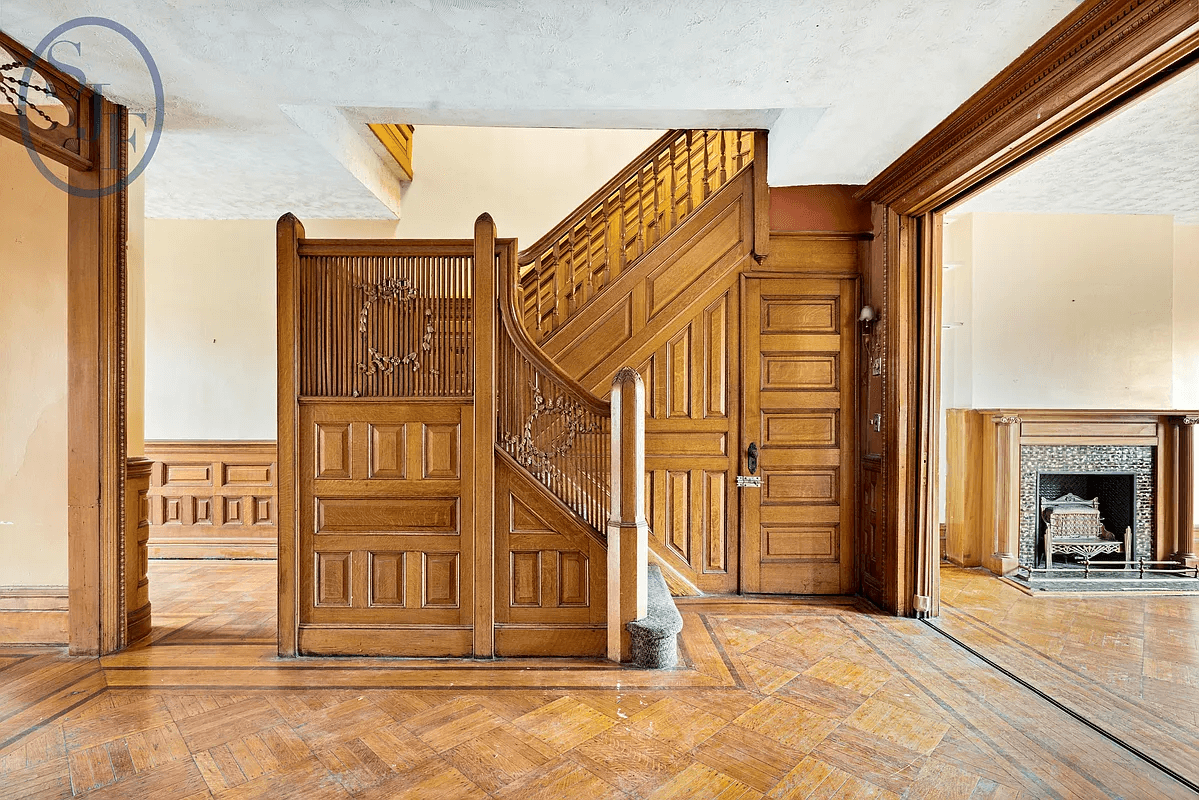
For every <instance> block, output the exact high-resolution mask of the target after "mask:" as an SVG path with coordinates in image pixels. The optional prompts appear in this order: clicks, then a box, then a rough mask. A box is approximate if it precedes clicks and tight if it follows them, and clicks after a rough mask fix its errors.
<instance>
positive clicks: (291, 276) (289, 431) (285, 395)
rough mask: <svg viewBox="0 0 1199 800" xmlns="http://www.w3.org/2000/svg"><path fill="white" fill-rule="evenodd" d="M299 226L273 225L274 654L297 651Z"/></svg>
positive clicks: (285, 221) (283, 220)
mask: <svg viewBox="0 0 1199 800" xmlns="http://www.w3.org/2000/svg"><path fill="white" fill-rule="evenodd" d="M303 238H304V226H303V224H302V223H301V222H300V221H299V220H298V219H296V217H295V216H294V215H292V214H284V215H283V216H282V217H280V218H279V223H278V225H277V226H276V251H275V263H276V269H277V276H276V282H275V292H276V309H277V310H276V315H277V318H276V325H277V327H276V342H277V345H276V346H277V348H278V376H277V382H276V386H277V394H278V403H277V416H278V426H279V435H278V439H277V459H278V461H277V464H278V475H279V477H278V481H279V488H278V497H279V503H278V509H277V519H278V526H279V527H278V530H279V534H278V536H279V538H278V545H277V558H278V574H279V609H278V625H279V655H280V656H284V657H289V656H295V655H296V638H297V632H298V630H299V624H300V618H299V607H300V600H299V586H298V576H299V572H300V561H299V556H300V542H299V537H300V530H299V527H298V526H299V505H298V503H299V492H298V480H299V475H298V474H297V471H296V467H297V458H298V457H299V453H300V451H299V438H298V437H299V424H300V409H299V397H300V385H299V363H300V356H299V305H300V295H299V291H300V275H299V268H300V264H299V248H300V240H301V239H303Z"/></svg>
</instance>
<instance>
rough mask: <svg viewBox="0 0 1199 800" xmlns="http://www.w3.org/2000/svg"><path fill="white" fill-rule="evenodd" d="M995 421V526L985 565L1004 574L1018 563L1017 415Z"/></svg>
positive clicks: (1018, 472)
mask: <svg viewBox="0 0 1199 800" xmlns="http://www.w3.org/2000/svg"><path fill="white" fill-rule="evenodd" d="M992 420H993V421H994V422H995V435H996V442H995V458H996V467H995V529H994V534H993V537H992V555H991V556H990V557H989V558H987V560H986V564H985V566H986V568H987V569H989V570H991V571H992V572H994V573H995V574H996V575H1006V574H1007V573H1009V572H1011V571H1012V570H1014V569H1015V568H1016V567H1017V566H1019V564H1020V418H1019V417H1016V416H1002V417H993V418H992Z"/></svg>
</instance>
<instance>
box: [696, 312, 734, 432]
mask: <svg viewBox="0 0 1199 800" xmlns="http://www.w3.org/2000/svg"><path fill="white" fill-rule="evenodd" d="M728 326H729V296H728V294H727V293H726V294H722V295H721V296H720V299H719V300H717V301H716V302H715V303H713V304H712V305H710V306H708V307H707V308H705V309H704V315H703V331H704V362H703V363H704V374H703V376H702V386H703V393H704V418H705V419H720V418H724V417H727V416H728V401H729V381H728V370H729V337H728Z"/></svg>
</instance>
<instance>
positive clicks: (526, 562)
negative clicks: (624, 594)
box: [495, 447, 608, 657]
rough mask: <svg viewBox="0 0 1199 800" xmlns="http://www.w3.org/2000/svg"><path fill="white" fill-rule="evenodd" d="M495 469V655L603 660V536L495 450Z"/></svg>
mask: <svg viewBox="0 0 1199 800" xmlns="http://www.w3.org/2000/svg"><path fill="white" fill-rule="evenodd" d="M495 467H496V469H495V649H496V655H500V656H597V657H603V656H604V655H606V654H607V646H608V628H607V619H608V616H607V615H608V555H607V554H608V550H607V546H606V545H605V543H604V540H603V538H602V537H601V536H600V535H599V534H598V533H597V532H596V531H595V530H594V529H593V528H592V527H591V526H590V525H588V524H587V523H586V522H585V521H584V520H583V519H582V518H581V517H579V516H578V515H577V514H575V513H574V512H573V511H572V510H571V509H570V508H568V507H567V506H566V505H565V504H563V503H562V501H561V500H559V499H558V498H557V497H555V496H554V495H553V493H551V492H550V491H549V490H548V489H547V488H545V487H544V486H542V485H541V484H540V483H539V482H538V481H537V480H536V479H535V478H534V477H533V476H532V475H530V474H529V473H528V472H527V471H526V470H525V469H524V467H522V466H520V465H519V464H518V463H517V462H516V461H515V460H514V459H513V458H512V457H511V456H509V455H508V454H507V453H506V452H504V451H503V450H501V449H499V448H498V447H497V448H496V450H495Z"/></svg>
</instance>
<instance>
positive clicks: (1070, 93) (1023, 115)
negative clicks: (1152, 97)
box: [859, 0, 1199, 214]
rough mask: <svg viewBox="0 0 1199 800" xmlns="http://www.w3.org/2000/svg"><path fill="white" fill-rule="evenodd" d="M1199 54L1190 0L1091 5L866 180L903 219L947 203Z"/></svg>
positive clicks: (870, 191)
mask: <svg viewBox="0 0 1199 800" xmlns="http://www.w3.org/2000/svg"><path fill="white" fill-rule="evenodd" d="M1197 50H1199V6H1196V4H1195V3H1194V2H1191V1H1190V0H1090V1H1089V2H1086V3H1084V4H1083V5H1081V6H1080V7H1079V8H1077V9H1076V10H1074V11H1073V12H1071V13H1070V14H1068V15H1067V16H1066V18H1065V19H1063V20H1062V21H1061V22H1060V23H1058V24H1057V25H1056V26H1055V27H1054V28H1053V29H1052V30H1050V31H1049V33H1047V34H1045V35H1044V36H1042V37H1041V38H1040V39H1039V40H1038V41H1037V42H1036V44H1034V45H1033V46H1032V47H1030V48H1029V49H1028V50H1026V51H1025V52H1024V53H1023V54H1021V55H1020V57H1019V58H1017V59H1016V60H1015V61H1013V62H1012V63H1011V64H1010V65H1008V67H1007V68H1006V69H1004V70H1003V71H1002V72H1000V73H999V74H998V75H996V76H995V77H994V78H992V79H991V80H990V81H989V82H988V83H987V84H986V85H985V86H984V87H983V88H982V89H980V90H979V91H977V92H976V93H975V94H974V95H973V96H971V97H970V98H969V99H968V100H966V102H964V103H963V104H962V105H961V106H959V107H958V109H957V110H956V111H954V112H953V113H952V114H950V115H949V117H947V118H946V119H945V120H944V121H943V122H942V123H941V124H940V125H938V126H937V127H936V128H934V129H933V130H932V131H931V132H930V133H929V134H928V135H926V136H925V137H924V138H922V139H921V140H920V141H919V142H917V143H916V144H915V145H914V146H912V147H911V148H910V149H909V150H908V151H907V152H906V153H904V154H903V155H902V156H900V157H899V158H898V159H896V161H895V162H894V163H892V164H891V165H890V166H888V167H887V168H886V169H885V170H883V171H882V172H881V173H880V174H879V175H878V176H877V177H876V178H875V179H874V180H872V181H871V182H870V183H869V184H867V186H866V188H865V189H863V190H862V192H861V193H860V194H859V197H861V198H863V199H867V200H871V201H873V202H876V203H882V204H884V205H889V206H891V207H892V208H894V209H895V210H896V211H897V212H899V213H901V214H918V213H923V212H925V211H930V210H932V209H933V208H937V207H943V206H945V205H946V204H948V203H949V202H950V201H951V200H952V199H953V198H955V197H956V196H958V195H961V194H964V193H966V192H969V191H972V190H974V189H977V188H978V187H979V186H980V185H981V183H982V182H983V181H985V180H987V179H988V178H990V177H992V176H994V175H996V174H997V173H999V172H1001V171H1003V170H1005V169H1006V168H1007V167H1010V166H1014V165H1016V164H1018V163H1022V162H1024V161H1026V160H1027V159H1028V158H1029V157H1030V156H1035V155H1037V154H1039V153H1040V152H1043V148H1044V147H1045V146H1046V145H1050V144H1052V143H1054V140H1055V139H1056V138H1057V137H1059V136H1063V137H1068V136H1070V135H1073V134H1074V133H1077V132H1078V131H1079V130H1081V129H1082V128H1084V127H1088V126H1089V125H1092V124H1094V123H1095V122H1097V121H1098V120H1099V119H1101V118H1102V117H1104V116H1106V115H1108V114H1110V113H1111V112H1112V111H1113V110H1115V108H1117V107H1119V106H1120V105H1123V104H1124V103H1126V102H1128V101H1129V100H1131V99H1134V98H1135V96H1137V95H1138V94H1139V93H1141V92H1142V91H1144V90H1145V89H1147V88H1149V87H1150V86H1151V85H1153V84H1154V83H1155V79H1156V78H1158V77H1159V76H1162V75H1164V74H1172V71H1173V70H1174V69H1176V68H1181V67H1182V66H1184V65H1185V64H1187V63H1189V61H1190V59H1192V57H1193V56H1194V55H1195V54H1196V51H1197Z"/></svg>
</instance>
